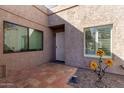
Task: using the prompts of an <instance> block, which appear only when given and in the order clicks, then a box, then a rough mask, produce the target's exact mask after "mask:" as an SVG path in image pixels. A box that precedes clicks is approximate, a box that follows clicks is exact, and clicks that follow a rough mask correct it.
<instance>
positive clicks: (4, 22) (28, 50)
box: [3, 21, 44, 54]
mask: <svg viewBox="0 0 124 93" xmlns="http://www.w3.org/2000/svg"><path fill="white" fill-rule="evenodd" d="M6 23H10V24H13V25H17V26H21V27H25V28H27V50H25V51H15V52H5V45H4V44H5V24H6ZM29 29H34V28H31V27H27V26H23V25H20V24H16V23H13V22H9V21H3V54H8V53H23V52H33V51H43V49H44V47H43V46H44V33H43V31H41V30H38V29H34V30H35V31H37V32H40V33H41V35H42V36H41V38H42V41H41V42H42V45H41V49H36V50H30V49H29Z"/></svg>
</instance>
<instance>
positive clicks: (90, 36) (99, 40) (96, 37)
mask: <svg viewBox="0 0 124 93" xmlns="http://www.w3.org/2000/svg"><path fill="white" fill-rule="evenodd" d="M111 29H112V25H106V26H98V27H89V28H85V29H84V32H85V36H84V37H85V39H84V40H85V41H84V43H85V44H84V47H85V48H84V49H85V50H84V52H85V56H90V57H92V56H93V57H95V56H96V51H97V50H98V49H103V50H104V51H105V53H106V54H105V57H111V56H112V54H111Z"/></svg>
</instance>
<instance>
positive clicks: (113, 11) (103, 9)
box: [48, 6, 124, 75]
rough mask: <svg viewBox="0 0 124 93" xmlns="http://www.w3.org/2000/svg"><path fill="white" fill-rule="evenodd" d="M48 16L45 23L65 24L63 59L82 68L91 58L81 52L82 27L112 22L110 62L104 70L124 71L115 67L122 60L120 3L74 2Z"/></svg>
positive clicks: (122, 8)
mask: <svg viewBox="0 0 124 93" xmlns="http://www.w3.org/2000/svg"><path fill="white" fill-rule="evenodd" d="M59 7H60V6H59ZM61 7H67V6H61ZM55 8H56V7H55ZM60 9H62V8H60ZM54 10H55V12H56V9H53V10H52V9H51V12H54ZM48 20H49V26H54V25H58V24H65V63H66V64H67V65H71V66H77V67H83V68H88V66H89V62H90V61H91V60H95V59H94V58H90V57H85V56H84V37H83V35H84V33H83V31H84V28H85V27H91V26H100V25H107V24H113V28H112V54H113V55H112V59H113V63H114V64H113V66H112V68H110V69H109V70H108V71H109V72H111V73H116V74H122V75H124V70H123V69H121V68H120V67H119V65H121V64H124V52H123V50H124V36H123V35H124V6H76V7H73V8H71V9H68V10H65V11H61V12H57V13H55V14H52V15H50V16H49V19H48Z"/></svg>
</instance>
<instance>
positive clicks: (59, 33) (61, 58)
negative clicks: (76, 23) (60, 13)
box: [50, 25, 65, 63]
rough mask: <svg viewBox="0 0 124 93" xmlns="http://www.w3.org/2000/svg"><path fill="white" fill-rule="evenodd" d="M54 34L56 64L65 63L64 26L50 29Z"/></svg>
mask: <svg viewBox="0 0 124 93" xmlns="http://www.w3.org/2000/svg"><path fill="white" fill-rule="evenodd" d="M50 28H51V29H52V31H53V33H54V62H57V63H65V32H64V25H58V26H52V27H50Z"/></svg>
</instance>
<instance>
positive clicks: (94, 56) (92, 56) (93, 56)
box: [84, 55, 112, 58]
mask: <svg viewBox="0 0 124 93" xmlns="http://www.w3.org/2000/svg"><path fill="white" fill-rule="evenodd" d="M84 57H91V58H99V56H96V55H84ZM102 58H112V56H103V57H102Z"/></svg>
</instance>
